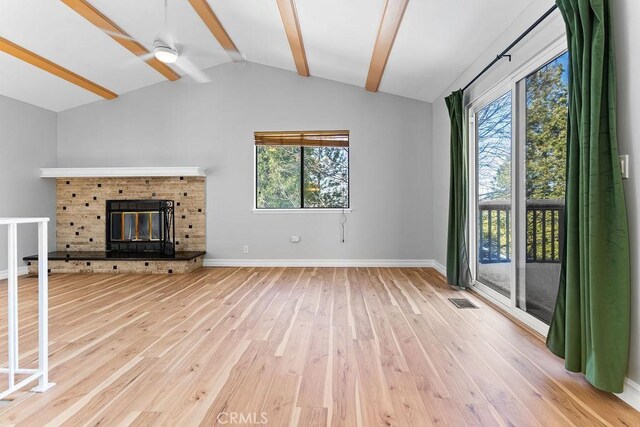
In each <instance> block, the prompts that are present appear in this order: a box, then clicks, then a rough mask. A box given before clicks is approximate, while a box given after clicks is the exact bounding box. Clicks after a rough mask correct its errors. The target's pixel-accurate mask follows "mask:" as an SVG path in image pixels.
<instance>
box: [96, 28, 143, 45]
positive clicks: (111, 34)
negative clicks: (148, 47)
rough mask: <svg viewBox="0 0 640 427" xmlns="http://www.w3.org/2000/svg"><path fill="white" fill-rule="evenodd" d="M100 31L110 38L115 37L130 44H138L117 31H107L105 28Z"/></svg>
mask: <svg viewBox="0 0 640 427" xmlns="http://www.w3.org/2000/svg"><path fill="white" fill-rule="evenodd" d="M100 29H101V30H102V31H104V32H105V33H106V34H107V35H109V36H111V37H115V38H117V39H124V40H131V41H132V42H136V43H140V42H139V41H138V40H136V39H134V38H133V37H131V36H127V35H124V34H121V33H119V32H117V31H111V30H107V29H106V28H100Z"/></svg>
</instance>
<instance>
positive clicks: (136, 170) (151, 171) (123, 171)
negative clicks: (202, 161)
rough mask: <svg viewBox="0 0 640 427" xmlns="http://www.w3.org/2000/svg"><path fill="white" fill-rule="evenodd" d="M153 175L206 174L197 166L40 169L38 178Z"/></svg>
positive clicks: (204, 170)
mask: <svg viewBox="0 0 640 427" xmlns="http://www.w3.org/2000/svg"><path fill="white" fill-rule="evenodd" d="M154 176H207V169H206V168H203V167H198V166H184V167H122V168H42V169H40V178H119V177H123V178H124V177H126V178H131V177H154Z"/></svg>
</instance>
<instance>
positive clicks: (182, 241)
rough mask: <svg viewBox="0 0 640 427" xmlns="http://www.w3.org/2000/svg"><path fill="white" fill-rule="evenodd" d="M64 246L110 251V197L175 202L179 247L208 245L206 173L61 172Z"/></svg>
mask: <svg viewBox="0 0 640 427" xmlns="http://www.w3.org/2000/svg"><path fill="white" fill-rule="evenodd" d="M56 193H57V201H56V211H57V212H56V215H57V221H56V239H57V250H59V251H104V250H105V238H106V236H105V215H106V201H107V200H137V199H161V200H173V201H174V202H175V223H176V251H204V250H206V249H205V248H206V241H205V236H206V230H205V228H206V212H205V177H149V178H57V179H56Z"/></svg>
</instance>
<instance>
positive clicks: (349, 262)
mask: <svg viewBox="0 0 640 427" xmlns="http://www.w3.org/2000/svg"><path fill="white" fill-rule="evenodd" d="M203 265H204V266H205V267H431V268H435V269H437V270H438V271H442V270H441V269H443V267H442V265H440V264H439V263H438V262H436V261H434V260H431V259H211V258H205V259H204V261H203Z"/></svg>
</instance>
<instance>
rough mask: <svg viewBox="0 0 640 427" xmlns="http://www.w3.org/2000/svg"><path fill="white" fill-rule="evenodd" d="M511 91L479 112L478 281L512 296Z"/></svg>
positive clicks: (477, 185)
mask: <svg viewBox="0 0 640 427" xmlns="http://www.w3.org/2000/svg"><path fill="white" fill-rule="evenodd" d="M511 122H512V96H511V91H508V92H506V93H504V94H502V95H499V96H497V97H496V98H495V99H490V100H489V101H488V102H487V104H486V105H484V106H482V107H481V108H480V109H479V110H478V112H477V113H476V115H475V123H476V141H477V144H476V148H477V151H476V159H477V163H476V166H477V182H476V194H477V200H476V206H477V211H476V212H477V216H476V223H477V224H478V228H477V232H476V238H477V242H478V245H477V258H476V271H477V277H478V280H479V281H481V282H482V283H484V284H485V285H486V286H488V287H489V288H491V289H492V290H493V291H495V292H497V293H499V294H500V295H503V296H504V297H506V298H510V295H511V253H512V251H511V223H512V221H511V146H512V137H511V136H512V125H511Z"/></svg>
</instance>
